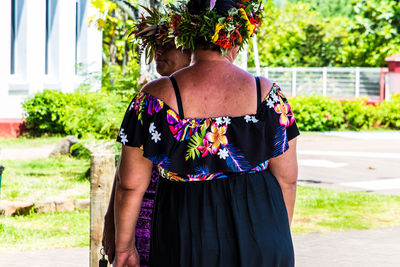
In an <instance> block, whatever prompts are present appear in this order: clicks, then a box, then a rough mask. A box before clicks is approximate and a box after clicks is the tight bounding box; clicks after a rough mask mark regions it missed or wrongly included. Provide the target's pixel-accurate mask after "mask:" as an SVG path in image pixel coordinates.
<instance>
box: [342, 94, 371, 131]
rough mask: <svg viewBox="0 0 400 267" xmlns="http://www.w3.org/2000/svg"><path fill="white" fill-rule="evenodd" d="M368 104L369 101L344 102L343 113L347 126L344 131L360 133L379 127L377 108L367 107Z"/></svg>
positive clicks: (344, 126)
mask: <svg viewBox="0 0 400 267" xmlns="http://www.w3.org/2000/svg"><path fill="white" fill-rule="evenodd" d="M366 102H367V99H357V100H352V101H343V102H342V107H343V113H344V116H345V124H344V125H343V127H342V129H349V130H354V131H359V130H368V129H372V128H374V127H378V126H377V125H378V117H377V114H376V107H375V106H373V105H367V103H366Z"/></svg>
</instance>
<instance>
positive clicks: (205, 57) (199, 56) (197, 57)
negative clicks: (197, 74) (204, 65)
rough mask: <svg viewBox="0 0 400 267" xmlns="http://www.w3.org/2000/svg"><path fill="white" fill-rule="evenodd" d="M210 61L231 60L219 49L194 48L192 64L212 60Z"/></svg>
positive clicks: (225, 61)
mask: <svg viewBox="0 0 400 267" xmlns="http://www.w3.org/2000/svg"><path fill="white" fill-rule="evenodd" d="M210 61H214V62H215V61H218V62H224V63H228V62H230V60H229V59H228V58H227V57H224V56H222V54H221V53H220V52H218V51H213V50H208V49H200V48H197V49H195V50H194V52H193V54H192V62H191V64H198V63H201V62H210Z"/></svg>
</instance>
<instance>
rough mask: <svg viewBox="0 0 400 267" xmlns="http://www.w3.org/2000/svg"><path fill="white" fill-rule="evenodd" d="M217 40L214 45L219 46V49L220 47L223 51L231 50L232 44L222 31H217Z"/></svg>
mask: <svg viewBox="0 0 400 267" xmlns="http://www.w3.org/2000/svg"><path fill="white" fill-rule="evenodd" d="M218 35H219V38H218V40H217V41H216V42H215V44H216V45H219V46H220V47H222V48H223V49H227V48H232V43H231V41H230V40H229V39H228V37H227V36H226V33H225V32H224V31H222V30H221V31H219V34H218Z"/></svg>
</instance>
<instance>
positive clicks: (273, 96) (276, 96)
mask: <svg viewBox="0 0 400 267" xmlns="http://www.w3.org/2000/svg"><path fill="white" fill-rule="evenodd" d="M271 97H272V99H273V100H274V102H279V97H278V95H277V94H275V93H273V94H271Z"/></svg>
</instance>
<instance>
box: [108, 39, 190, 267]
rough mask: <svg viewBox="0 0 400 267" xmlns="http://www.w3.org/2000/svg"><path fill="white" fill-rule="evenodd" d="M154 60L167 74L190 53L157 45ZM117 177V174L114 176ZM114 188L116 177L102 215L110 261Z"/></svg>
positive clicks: (187, 60)
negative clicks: (104, 212) (106, 206)
mask: <svg viewBox="0 0 400 267" xmlns="http://www.w3.org/2000/svg"><path fill="white" fill-rule="evenodd" d="M154 57H155V61H156V68H157V72H158V73H159V74H160V75H162V76H169V75H171V74H172V73H174V72H175V71H178V70H180V69H182V68H184V67H186V66H188V65H189V64H190V55H188V54H186V53H184V52H182V51H181V50H179V49H176V48H175V46H174V45H171V44H168V45H167V46H158V47H157V49H156V51H155V55H154ZM116 177H117V176H116ZM115 190H116V179H114V184H113V188H112V191H111V196H110V201H109V205H108V209H107V212H106V214H105V216H104V228H103V229H104V230H103V239H102V245H103V247H104V251H105V253H106V255H107V257H108V261H109V262H110V263H112V261H113V260H114V256H115V224H114V198H115Z"/></svg>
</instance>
